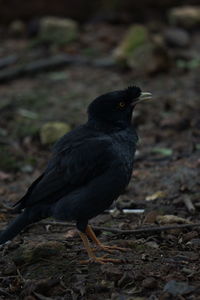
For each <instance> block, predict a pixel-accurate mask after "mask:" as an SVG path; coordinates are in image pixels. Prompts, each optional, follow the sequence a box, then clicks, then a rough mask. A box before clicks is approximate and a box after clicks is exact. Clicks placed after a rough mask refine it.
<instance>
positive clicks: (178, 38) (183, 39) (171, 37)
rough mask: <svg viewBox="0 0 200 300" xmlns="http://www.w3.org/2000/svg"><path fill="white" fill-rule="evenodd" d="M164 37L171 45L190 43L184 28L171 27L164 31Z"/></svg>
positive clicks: (179, 45) (181, 46)
mask: <svg viewBox="0 0 200 300" xmlns="http://www.w3.org/2000/svg"><path fill="white" fill-rule="evenodd" d="M164 39H165V41H166V43H167V44H168V45H169V46H171V47H180V48H183V47H187V46H189V44H190V36H189V34H188V33H187V31H186V30H184V29H181V28H176V27H172V28H169V29H167V30H166V31H165V32H164Z"/></svg>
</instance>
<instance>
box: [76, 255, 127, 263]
mask: <svg viewBox="0 0 200 300" xmlns="http://www.w3.org/2000/svg"><path fill="white" fill-rule="evenodd" d="M121 262H122V260H121V259H116V258H109V257H107V255H104V256H101V257H97V256H93V257H90V258H89V259H87V260H81V261H80V263H81V264H90V263H98V264H102V265H104V264H107V263H114V264H119V263H121Z"/></svg>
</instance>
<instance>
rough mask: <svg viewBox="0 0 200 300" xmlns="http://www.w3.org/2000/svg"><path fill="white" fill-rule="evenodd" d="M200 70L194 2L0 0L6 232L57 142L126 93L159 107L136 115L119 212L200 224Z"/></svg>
mask: <svg viewBox="0 0 200 300" xmlns="http://www.w3.org/2000/svg"><path fill="white" fill-rule="evenodd" d="M199 71H200V5H199V1H198V0H196V1H195V0H187V1H186V0H181V1H178V0H177V1H174V0H173V1H172V0H163V1H157V0H140V1H131V0H126V1H118V0H110V1H105V0H102V1H90V0H85V1H81V0H74V1H67V0H59V1H52V0H48V1H47V0H40V1H37V0H35V1H32V0H30V1H25V0H21V1H19V0H7V1H5V0H0V182H1V186H0V221H1V222H2V223H1V224H2V227H3V224H4V222H5V223H6V222H7V221H8V219H10V218H12V215H11V213H10V210H9V207H10V206H12V204H13V203H14V202H15V201H17V200H18V199H19V198H20V197H21V196H22V195H23V194H24V192H25V190H26V188H27V187H28V186H29V184H30V183H31V182H32V181H33V180H34V179H35V178H36V177H37V176H38V175H39V174H40V172H41V171H42V170H43V168H44V167H45V165H46V162H47V160H48V157H49V156H50V149H51V147H52V144H53V143H54V142H55V141H56V140H57V139H58V138H59V137H60V136H62V135H63V134H64V133H66V132H68V131H70V130H71V129H73V128H75V127H76V126H77V125H79V124H81V123H83V122H84V121H85V120H86V118H87V115H86V109H87V105H88V104H89V103H90V102H91V101H92V100H93V99H94V98H95V97H97V96H99V95H100V94H103V93H106V92H108V91H112V90H115V89H123V88H126V87H127V86H129V85H138V86H140V87H141V89H142V90H143V91H147V92H151V93H152V94H153V100H152V101H151V102H148V103H142V104H141V105H138V107H137V108H136V110H135V113H134V117H133V122H134V123H135V126H136V127H137V130H138V134H139V136H140V141H139V144H138V150H137V153H136V158H135V169H134V172H133V177H132V181H131V184H130V186H129V188H128V189H127V191H125V194H124V195H123V196H122V197H121V198H120V199H119V200H118V202H117V206H118V209H119V210H120V209H123V208H128V209H144V210H145V217H144V220H146V222H147V223H152V224H154V222H157V219H156V218H157V215H168V214H172V215H178V216H179V217H182V218H183V219H185V218H187V219H188V220H190V221H195V220H199V211H200V199H199V166H200V159H199V151H200V140H199V133H200V131H199V130H200V120H199V107H200V77H199V74H200V73H199ZM152 212H153V214H152ZM116 218H117V217H116ZM142 218H143V217H142ZM142 218H141V217H138V216H135V215H134V216H130V217H129V218H127V217H125V218H124V219H123V218H122V220H121V223H120V224H121V225H120V226H121V228H124V229H131V228H134V226H136V225H137V224H140V223H141V222H142V221H141V219H142ZM116 220H117V219H116ZM142 220H143V219H142ZM105 221H106V220H105V218H104V219H103V221H102V219H98V220H97V221H96V222H97V223H96V224H101V222H102V223H103V222H104V224H105ZM176 221H177V220H176ZM109 222H111V221H110V219H109ZM112 222H114V221H113V220H112ZM163 222H164V221H163ZM109 224H110V223H109ZM115 226H116V227H117V226H119V222H118V223H117V221H116V224H115ZM176 238H177V237H176ZM109 299H110V298H109ZM120 299H121V298H120ZM123 299H125V298H123ZM163 299H164V298H163Z"/></svg>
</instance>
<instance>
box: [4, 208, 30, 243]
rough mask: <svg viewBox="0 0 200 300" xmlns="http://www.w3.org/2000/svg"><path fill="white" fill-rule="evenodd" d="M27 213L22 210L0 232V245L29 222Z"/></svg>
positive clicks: (10, 238)
mask: <svg viewBox="0 0 200 300" xmlns="http://www.w3.org/2000/svg"><path fill="white" fill-rule="evenodd" d="M30 223H32V222H30V218H29V217H28V214H26V213H25V212H23V213H22V214H21V215H19V216H18V217H17V218H16V219H15V220H14V221H13V222H12V223H11V224H10V225H8V227H7V228H6V229H5V230H4V231H3V232H2V233H1V234H0V245H1V244H4V243H6V242H7V241H9V240H12V239H13V238H14V237H15V236H16V235H17V234H18V233H19V232H20V231H21V230H22V229H23V228H24V227H26V226H27V225H28V224H30Z"/></svg>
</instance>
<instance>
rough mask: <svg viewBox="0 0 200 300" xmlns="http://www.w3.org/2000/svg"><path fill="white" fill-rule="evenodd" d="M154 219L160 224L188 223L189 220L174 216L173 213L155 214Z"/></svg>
mask: <svg viewBox="0 0 200 300" xmlns="http://www.w3.org/2000/svg"><path fill="white" fill-rule="evenodd" d="M156 221H157V222H158V223H160V224H173V223H178V224H190V223H191V222H190V221H189V220H187V219H184V218H181V217H178V216H174V215H164V216H161V215H160V216H157V217H156Z"/></svg>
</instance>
